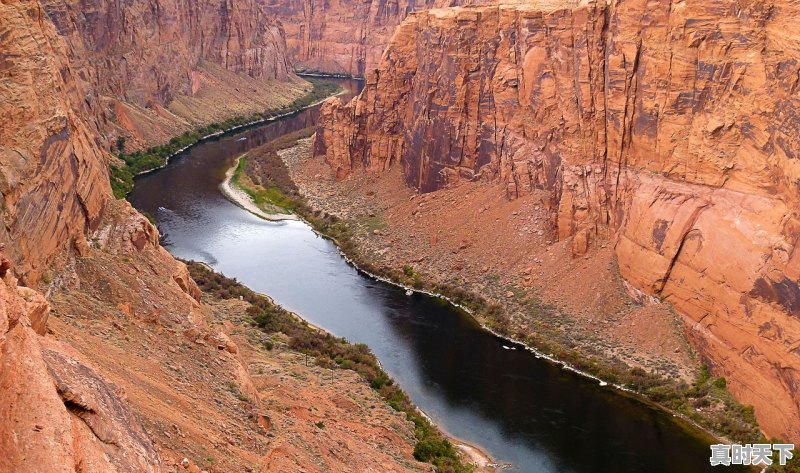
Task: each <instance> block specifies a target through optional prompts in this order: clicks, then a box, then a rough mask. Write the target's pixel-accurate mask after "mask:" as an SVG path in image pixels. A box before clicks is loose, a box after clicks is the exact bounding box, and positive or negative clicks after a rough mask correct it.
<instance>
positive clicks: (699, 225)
mask: <svg viewBox="0 0 800 473" xmlns="http://www.w3.org/2000/svg"><path fill="white" fill-rule="evenodd" d="M798 18H800V6H798V5H795V4H790V3H786V2H775V1H769V2H766V3H760V4H752V5H748V6H746V7H745V8H744V10H742V11H741V12H739V11H738V10H737V8H734V7H733V2H732V0H719V1H717V2H714V3H712V4H709V3H708V2H701V1H699V0H691V1H688V2H685V3H682V4H681V6H680V7H679V8H673V6H672V4H670V3H669V2H666V1H656V2H648V1H646V0H633V1H626V2H618V1H612V2H609V3H608V4H606V3H605V2H594V1H589V2H581V3H580V4H579V6H575V4H574V3H572V2H567V1H563V2H559V1H553V2H535V3H526V4H522V5H502V6H485V7H473V8H452V9H443V10H430V11H427V12H418V13H414V14H412V15H410V16H409V18H408V19H406V21H404V22H403V23H402V24H401V25H400V26H399V27H398V29H397V32H396V33H395V35H394V37H393V39H392V41H391V43H390V44H389V46H388V47H387V50H386V52H385V54H384V55H383V56H382V59H381V61H380V63H379V65H378V67H377V70H376V72H375V73H374V74H370V75H369V76H368V78H367V81H366V84H365V88H364V90H363V92H362V93H361V94H360V96H358V97H356V98H355V99H354V100H353V101H351V102H350V103H348V104H343V103H341V101H339V100H330V101H328V102H326V104H325V105H324V106H323V108H322V114H321V118H320V122H319V124H318V130H317V136H316V140H315V144H314V149H315V155H317V156H324V157H325V160H326V162H328V163H329V164H330V166H331V167H332V169H333V170H334V171H335V173H336V176H337V177H338V178H340V179H341V178H343V177H344V176H346V175H347V174H348V173H350V172H351V171H352V170H353V169H354V168H362V169H365V170H366V171H367V172H382V171H385V170H386V169H388V168H390V167H392V166H400V167H401V168H402V171H403V175H404V178H405V180H406V182H407V183H408V185H410V186H411V187H414V188H416V189H418V190H419V191H421V192H428V191H433V190H437V189H441V188H443V187H446V186H452V185H455V184H457V183H459V182H463V181H488V182H494V183H500V184H502V185H503V187H504V193H505V195H506V196H507V197H508V198H509V199H514V198H517V197H519V196H523V195H526V194H528V193H531V192H533V191H543V192H546V193H547V194H548V195H549V199H548V200H549V201H545V202H544V203H545V207H546V208H549V209H552V214H551V219H552V221H553V222H554V225H555V227H556V230H557V234H558V237H559V239H562V240H563V239H570V238H572V239H573V241H572V244H573V245H572V248H573V253H574V254H575V255H581V254H584V253H585V252H586V251H587V249H588V245H589V244H590V243H591V242H592V241H596V240H601V241H602V240H606V239H611V240H617V243H616V255H617V258H618V261H619V267H620V271H621V272H622V275H623V276H624V277H625V278H626V279H627V280H628V281H629V282H630V283H631V284H632V285H633V286H634V287H635V288H636V289H637V290H639V291H643V293H644V294H646V295H647V298H648V299H649V298H651V297H655V298H657V299H666V300H667V301H669V302H670V303H672V304H673V306H674V307H675V308H676V309H677V310H678V311H679V312H680V313H681V314H682V315H683V316H684V318H685V320H686V322H687V324H688V327H689V335H690V338H691V339H692V340H693V341H694V342H695V346H696V347H697V348H698V349H699V351H700V352H701V355H702V357H703V358H704V359H705V360H707V361H708V362H709V363H710V364H711V365H712V367H713V369H714V372H715V373H717V374H719V375H724V376H726V378H728V386H729V387H730V389H731V391H732V392H733V393H734V394H735V395H736V396H737V397H738V398H739V399H740V400H741V401H743V402H744V403H746V404H752V405H754V406H755V408H756V415H757V417H758V420H759V422H760V424H761V425H762V427H763V428H764V430H765V431H766V432H767V433H768V434H769V435H771V436H780V437H784V438H787V439H791V440H794V441H797V440H800V392H798V386H800V353H799V352H798V350H797V349H796V344H797V340H798V339H800V319H798V316H800V304H798V302H797V301H800V285H798V277H799V275H800V252H798V251H797V247H798V236H800V218H798V208H800V207H798V193H797V187H796V185H795V184H796V182H797V181H798V180H799V179H800V165H798V158H800V155H799V154H798V152H797V149H798V146H800V144H799V143H800V142H798V136H800V133H798V131H799V130H800V114H798V109H800V103H798V101H797V98H796V94H794V92H795V91H796V83H797V77H798V73H800V43H799V42H798V41H797V40H796V39H795V38H794V37H793V36H787V35H785V34H778V33H777V32H778V31H792V26H790V25H792V24H794V22H796V21H798ZM793 94H794V95H793Z"/></svg>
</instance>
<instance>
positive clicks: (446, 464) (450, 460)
mask: <svg viewBox="0 0 800 473" xmlns="http://www.w3.org/2000/svg"><path fill="white" fill-rule="evenodd" d="M187 265H188V267H189V271H190V274H191V276H192V278H193V279H194V280H195V281H196V282H197V284H198V286H199V287H200V289H201V290H203V292H205V293H207V294H209V295H211V296H213V297H215V298H219V299H223V300H243V301H245V302H247V303H249V304H250V307H249V308H248V309H247V315H248V319H247V322H249V323H250V324H251V325H254V326H257V327H259V328H260V329H261V330H262V331H263V333H265V334H267V335H271V334H276V333H277V334H281V335H282V336H285V337H287V341H288V347H289V348H290V349H292V350H295V351H298V352H300V353H302V354H305V355H307V356H308V357H310V358H311V361H312V362H313V363H314V364H316V365H318V366H320V367H322V368H328V369H333V370H336V369H342V370H348V371H355V372H356V373H358V374H359V375H360V376H361V377H362V378H363V379H364V380H365V381H366V383H367V384H368V385H369V386H370V387H371V388H372V389H373V390H374V391H375V392H377V393H378V394H379V395H380V397H381V398H383V400H384V401H385V402H386V403H387V405H388V406H390V407H391V408H392V409H394V410H395V411H398V412H400V413H404V414H405V416H406V418H407V420H408V421H410V422H411V423H413V425H414V434H415V436H416V444H415V446H414V452H413V456H414V458H415V459H417V460H418V461H423V462H428V463H431V464H432V465H434V466H435V467H436V468H437V471H448V472H454V473H460V472H468V471H482V472H491V471H494V468H493V462H492V459H491V458H490V457H489V456H488V455H487V454H486V453H485V452H483V451H482V450H481V449H480V448H478V447H476V446H474V445H470V444H468V443H466V442H463V441H460V440H457V439H453V440H450V439H448V438H447V437H445V436H444V435H443V434H442V433H441V432H440V431H439V430H438V429H437V428H436V427H435V426H434V424H433V423H432V422H431V421H430V419H429V418H428V416H427V415H425V413H424V412H422V411H420V410H419V408H418V407H417V406H415V405H414V404H413V403H411V401H410V399H409V398H408V396H407V395H406V393H405V392H404V391H403V390H402V389H401V388H400V387H399V386H398V385H397V384H396V383H395V382H394V381H393V380H392V379H391V378H390V377H389V375H388V374H387V373H386V372H385V371H384V370H383V368H382V367H381V365H380V362H379V361H378V359H377V358H376V357H375V356H374V355H373V354H372V353H371V352H370V350H369V348H368V347H367V346H366V345H363V344H351V343H350V342H348V341H347V340H345V339H343V338H339V337H336V336H334V335H332V334H331V333H329V332H327V331H325V330H324V329H322V328H320V327H318V326H315V325H313V324H310V323H308V322H307V321H305V320H304V319H303V318H302V317H300V316H299V315H298V314H295V313H293V312H290V311H287V310H285V309H283V308H282V307H281V306H279V305H276V304H275V303H274V302H273V300H272V298H271V297H269V296H266V295H261V294H258V293H256V292H254V291H253V290H251V289H249V288H248V287H246V286H244V285H242V284H240V283H238V282H237V281H236V280H233V279H229V278H227V277H225V276H223V275H221V274H219V273H216V272H214V271H213V270H212V269H210V268H209V266H207V265H205V264H203V263H196V262H188V263H187ZM268 345H270V347H271V342H268ZM270 349H271V348H270ZM457 451H461V452H464V454H463V455H464V456H465V457H466V458H467V459H469V461H470V462H473V461H474V463H473V464H474V465H475V466H477V467H478V468H479V469H478V470H472V469H470V468H469V467H467V466H465V465H464V464H462V462H461V459H460V455H459V454H458V453H456V452H457Z"/></svg>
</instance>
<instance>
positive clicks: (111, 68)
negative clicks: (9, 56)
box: [40, 0, 305, 148]
mask: <svg viewBox="0 0 800 473" xmlns="http://www.w3.org/2000/svg"><path fill="white" fill-rule="evenodd" d="M40 4H41V7H42V9H43V10H44V13H45V15H46V17H47V19H49V20H50V21H51V22H52V23H53V24H54V25H55V27H56V31H57V32H58V34H59V35H60V36H61V37H62V38H64V39H65V41H66V44H67V53H68V57H69V59H70V64H71V69H72V70H73V71H74V77H73V78H72V80H73V81H79V82H82V83H83V85H84V88H85V89H86V90H87V92H88V94H87V96H86V100H87V101H88V102H90V104H91V105H92V106H95V107H98V108H101V109H102V114H101V115H100V116H98V118H97V120H98V122H99V123H98V125H99V126H100V128H101V129H102V131H103V132H104V133H103V134H104V135H105V138H106V139H107V140H108V141H109V142H113V139H114V137H115V136H114V135H116V134H117V133H119V134H123V135H127V136H129V137H132V138H133V140H132V144H138V145H148V144H156V143H161V142H165V141H167V140H169V139H170V138H171V137H172V136H176V135H179V134H180V133H182V132H184V131H187V130H190V129H192V128H196V127H198V126H200V125H203V124H208V123H210V122H213V121H222V120H224V119H226V118H230V117H231V116H235V115H250V114H252V113H256V112H263V111H265V110H266V109H268V108H271V107H277V106H280V105H282V104H283V103H287V102H289V101H291V99H292V98H294V97H295V96H297V95H298V94H300V93H301V92H302V90H301V89H302V88H303V86H304V85H305V84H303V83H302V81H300V80H298V79H297V78H296V77H294V76H293V74H292V73H291V71H290V66H289V61H288V60H287V58H286V56H285V41H284V38H283V32H282V30H281V27H280V24H279V23H278V22H276V21H275V20H274V19H273V18H271V17H270V16H268V15H267V14H265V13H264V12H263V10H262V9H261V8H260V7H259V6H258V4H257V3H256V2H255V0H235V1H234V0H214V1H203V2H183V1H177V0H158V1H156V2H149V3H147V2H123V3H114V2H108V1H104V0H42V1H41V2H40ZM129 148H130V147H129Z"/></svg>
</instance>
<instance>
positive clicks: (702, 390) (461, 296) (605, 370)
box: [237, 128, 800, 472]
mask: <svg viewBox="0 0 800 473" xmlns="http://www.w3.org/2000/svg"><path fill="white" fill-rule="evenodd" d="M313 132H314V130H313V129H311V128H309V129H306V130H301V131H298V132H295V133H292V134H288V135H286V136H283V137H281V138H279V139H277V140H275V141H273V142H270V143H267V144H265V145H264V146H262V147H261V148H258V149H256V150H253V151H252V152H251V158H254V159H250V160H248V161H247V162H246V164H244V165H242V164H241V162H240V166H239V167H240V169H238V170H237V171H238V172H240V173H241V172H245V173H246V174H247V176H246V178H244V179H240V181H239V183H238V185H239V186H240V187H241V188H242V189H243V190H244V191H245V192H247V193H248V194H249V195H251V197H253V196H256V197H253V198H254V201H256V202H257V203H259V205H263V206H265V207H264V209H265V210H269V209H273V210H274V208H275V207H282V208H283V210H284V211H285V212H294V213H296V214H298V215H300V216H301V217H302V218H303V219H304V220H305V221H306V222H307V223H308V224H309V225H311V226H312V227H313V228H314V229H315V230H316V231H317V232H319V233H320V234H322V235H324V236H326V237H328V238H330V239H332V240H334V242H335V243H336V244H337V245H338V247H339V248H340V250H341V251H342V252H343V253H344V254H345V255H347V257H348V258H349V259H350V260H351V261H352V262H353V263H354V264H355V265H356V266H358V267H359V268H360V269H362V270H364V271H366V272H368V273H371V274H374V275H376V276H380V277H382V278H386V279H389V280H391V281H394V282H396V283H400V284H403V285H406V286H411V287H414V288H416V289H420V290H425V291H429V292H433V293H436V294H440V295H442V296H444V297H446V298H447V299H449V300H450V301H452V302H454V303H456V304H458V305H460V306H462V307H464V308H466V309H467V310H468V311H469V312H470V313H471V314H472V315H473V316H474V317H475V318H476V319H478V320H479V321H480V322H481V323H483V324H484V325H486V326H487V327H489V328H490V329H492V330H493V331H494V332H496V333H498V334H500V335H502V336H506V337H509V338H512V339H514V340H517V341H519V342H522V343H525V344H527V345H529V346H533V347H536V348H537V350H538V351H540V352H542V353H547V354H548V355H550V356H552V357H553V358H555V359H557V360H561V361H563V362H565V363H567V364H569V365H570V366H571V367H573V368H575V369H577V370H580V371H582V372H585V373H588V374H590V375H592V376H596V377H598V378H600V379H602V380H604V381H607V382H609V383H611V384H615V385H620V386H624V387H625V388H626V389H629V390H630V391H632V392H633V393H635V394H636V395H637V397H639V398H643V400H645V401H646V402H649V403H651V404H653V405H654V406H655V407H659V408H662V409H665V410H667V411H670V412H673V413H676V414H679V415H680V416H681V417H683V418H684V419H687V420H688V421H690V422H692V423H694V424H696V425H698V426H700V427H702V428H703V429H706V430H707V431H709V432H710V433H711V434H713V435H714V436H716V437H721V438H725V439H729V440H730V441H734V442H739V443H764V442H767V441H768V439H766V438H765V437H764V435H763V434H762V433H761V431H760V429H759V427H758V424H757V422H756V418H755V413H754V410H753V408H752V407H751V406H745V405H742V404H741V403H739V402H738V401H736V399H735V398H734V397H733V396H732V395H731V394H730V392H729V391H728V390H727V389H726V381H725V379H724V378H721V377H718V378H714V377H712V376H711V374H710V371H709V369H708V367H706V366H705V365H703V364H698V368H697V374H696V378H695V380H694V381H693V382H691V383H687V382H685V381H682V380H678V379H674V378H671V377H667V376H661V375H658V374H654V373H650V372H648V371H645V370H644V369H642V368H638V367H634V368H631V367H629V366H628V365H626V364H624V363H623V362H622V361H620V360H609V359H606V358H601V357H600V356H598V355H597V354H595V353H587V352H586V351H585V350H581V349H579V348H578V347H577V346H576V344H575V343H573V342H571V341H570V340H568V339H565V338H564V336H563V334H560V333H557V332H555V331H551V330H548V327H549V326H554V323H553V322H554V321H557V320H558V319H559V318H560V314H559V312H558V309H556V308H555V307H552V306H549V305H546V304H543V303H541V301H538V300H536V299H534V298H530V297H524V295H522V294H516V295H515V298H514V301H513V303H516V304H519V305H521V306H522V307H523V309H524V310H525V312H526V313H528V314H529V315H530V316H531V318H532V319H534V320H535V321H536V322H537V323H536V325H537V330H536V331H535V332H524V331H520V330H518V329H515V328H514V327H513V325H512V323H511V319H510V316H509V313H510V311H509V310H508V308H505V307H503V306H501V305H499V304H494V303H490V302H488V301H487V300H486V299H485V298H484V297H482V296H480V295H478V294H475V293H473V292H470V291H468V290H465V289H464V288H462V287H460V286H459V285H457V284H455V283H454V282H453V283H434V282H431V280H430V278H426V276H425V275H424V274H420V273H419V272H418V271H416V270H415V269H414V268H413V267H412V266H409V265H405V266H403V267H402V268H392V267H386V266H382V265H377V264H375V263H373V262H372V261H371V260H370V259H369V258H367V257H366V256H365V255H364V254H362V253H361V252H360V251H359V247H358V243H357V232H358V231H359V229H361V230H364V229H365V230H366V231H367V232H371V231H372V230H373V228H377V227H380V226H381V222H377V223H376V222H375V221H373V220H375V219H374V218H371V219H370V221H366V222H362V221H356V220H353V221H350V220H347V221H346V220H342V219H339V218H337V217H336V216H334V215H329V214H327V213H324V212H321V211H319V210H317V209H314V208H312V207H311V206H310V205H309V204H308V202H307V201H306V199H304V198H303V196H302V195H301V194H300V193H299V191H298V188H297V186H296V185H295V183H294V182H293V181H292V179H291V177H290V176H289V173H288V169H287V168H286V165H285V164H284V163H283V161H282V160H281V158H280V156H279V155H278V151H280V150H282V149H287V148H290V147H293V146H294V145H295V144H296V143H297V141H298V140H300V139H303V138H307V137H310V136H311V135H312V134H313ZM248 181H249V182H251V183H258V184H257V185H256V187H254V188H250V189H248V188H247V182H248ZM361 227H364V228H361ZM770 441H772V440H770ZM775 441H777V440H775ZM799 465H800V460H798V459H797V458H795V459H793V460H792V461H790V464H789V465H787V466H786V467H782V468H777V467H775V468H773V471H792V472H794V471H800V466H799Z"/></svg>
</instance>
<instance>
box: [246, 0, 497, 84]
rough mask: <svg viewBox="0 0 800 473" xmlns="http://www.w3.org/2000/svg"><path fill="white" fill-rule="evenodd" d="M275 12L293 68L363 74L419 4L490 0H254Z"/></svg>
mask: <svg viewBox="0 0 800 473" xmlns="http://www.w3.org/2000/svg"><path fill="white" fill-rule="evenodd" d="M258 1H259V3H260V4H261V5H263V6H264V8H265V9H266V10H267V12H269V13H271V14H272V15H274V16H275V17H276V18H278V19H279V20H280V21H281V23H282V24H283V28H284V32H285V34H286V49H287V53H288V55H289V56H290V57H291V58H292V62H293V63H294V67H295V70H297V71H301V72H313V73H325V74H344V75H353V76H359V77H364V76H365V75H367V73H368V72H371V71H372V70H373V69H375V67H377V65H378V63H379V61H380V59H381V54H383V50H384V49H385V47H386V44H387V43H388V42H389V40H390V39H391V37H392V34H393V33H394V31H395V29H396V28H397V25H399V24H400V22H401V21H403V20H404V19H405V18H406V16H407V15H408V14H409V13H411V12H413V11H419V10H427V9H430V8H441V7H448V6H454V5H477V4H482V3H494V2H493V1H492V0H455V1H450V0H424V1H423V2H414V1H409V0H402V1H400V2H397V3H394V4H390V3H389V2H386V0H368V1H366V2H365V1H354V0H335V1H322V0H258Z"/></svg>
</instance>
